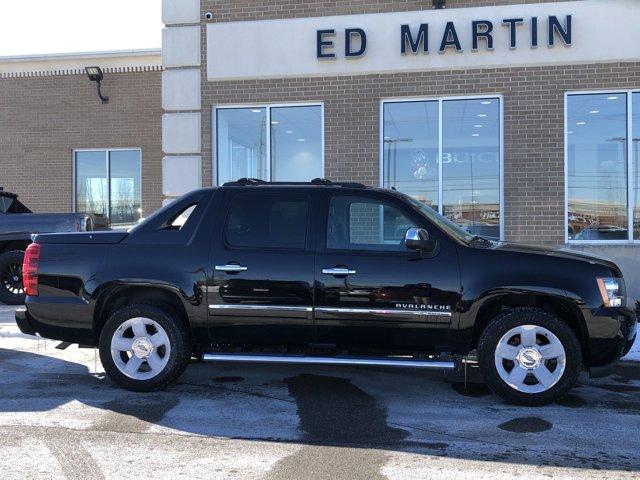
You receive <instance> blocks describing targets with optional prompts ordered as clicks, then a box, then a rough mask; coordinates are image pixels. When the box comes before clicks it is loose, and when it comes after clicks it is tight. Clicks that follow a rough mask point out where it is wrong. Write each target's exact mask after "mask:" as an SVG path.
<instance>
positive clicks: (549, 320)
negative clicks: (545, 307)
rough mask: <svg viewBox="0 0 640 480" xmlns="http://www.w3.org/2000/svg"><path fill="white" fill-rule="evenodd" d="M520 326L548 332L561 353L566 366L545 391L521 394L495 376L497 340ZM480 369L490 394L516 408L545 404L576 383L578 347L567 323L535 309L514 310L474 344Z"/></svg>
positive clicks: (579, 366) (495, 321) (498, 320)
mask: <svg viewBox="0 0 640 480" xmlns="http://www.w3.org/2000/svg"><path fill="white" fill-rule="evenodd" d="M521 325H536V326H540V327H544V328H546V329H547V330H549V331H550V332H552V333H553V334H554V335H555V336H556V337H558V339H559V340H560V342H561V343H562V346H563V347H564V350H565V357H566V365H565V370H564V373H563V374H562V377H560V380H559V381H558V382H557V383H556V384H555V385H554V386H553V387H551V388H550V389H549V390H546V391H544V392H540V393H524V392H520V391H518V390H515V389H514V388H512V387H510V386H509V385H508V384H507V383H506V382H505V381H504V380H503V379H502V378H501V377H500V374H499V373H498V370H497V368H496V365H495V350H496V347H497V345H498V342H499V341H500V339H501V338H502V337H503V336H504V335H505V334H506V333H507V332H508V331H509V330H511V329H513V328H515V327H518V326H521ZM478 355H479V363H480V369H481V371H482V374H483V375H484V378H485V380H486V382H487V385H488V386H489V388H491V390H493V392H494V393H496V394H497V395H499V396H500V397H502V398H503V399H505V400H506V401H508V402H510V403H514V404H517V405H527V406H538V405H545V404H548V403H551V402H553V401H554V400H557V399H558V398H560V397H562V396H563V395H565V394H566V393H567V392H568V391H569V390H571V388H573V386H574V385H575V384H576V382H577V379H578V374H579V373H580V368H581V365H582V354H581V350H580V344H579V342H578V339H577V338H576V336H575V334H574V333H573V331H572V330H571V328H569V326H568V325H567V324H565V323H564V322H562V321H560V320H558V319H557V318H556V317H554V316H553V315H550V314H549V313H547V312H544V311H542V310H537V309H515V310H512V311H508V312H505V313H503V314H501V315H499V316H498V317H496V318H495V319H494V320H493V321H491V323H490V324H489V325H488V326H487V327H486V329H485V330H484V332H483V334H482V336H481V338H480V342H479V344H478Z"/></svg>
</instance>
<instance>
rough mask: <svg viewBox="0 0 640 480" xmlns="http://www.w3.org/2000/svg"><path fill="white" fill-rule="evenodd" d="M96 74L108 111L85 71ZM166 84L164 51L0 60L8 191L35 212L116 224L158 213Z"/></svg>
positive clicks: (1, 162) (1, 163)
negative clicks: (80, 214)
mask: <svg viewBox="0 0 640 480" xmlns="http://www.w3.org/2000/svg"><path fill="white" fill-rule="evenodd" d="M92 65H99V66H101V67H102V69H103V71H104V75H105V78H104V81H103V82H102V89H103V91H104V93H105V94H106V95H108V96H109V97H110V99H109V103H107V104H102V103H101V101H100V99H99V98H98V95H97V92H96V86H95V84H94V83H92V82H90V81H89V78H88V77H87V74H86V73H85V71H84V67H86V66H92ZM161 82H162V61H161V54H160V50H158V51H133V52H111V53H109V52H104V53H95V54H73V55H46V56H30V57H13V58H1V59H0V186H3V187H5V188H6V189H7V190H9V191H12V192H15V193H17V194H19V195H20V197H21V198H22V199H23V201H24V203H25V204H26V205H28V206H29V207H30V208H32V209H33V210H34V211H38V212H57V211H60V212H67V211H71V210H73V209H75V210H78V211H83V210H85V211H93V212H96V213H105V214H110V215H111V216H112V217H113V218H112V220H113V221H114V223H116V224H117V223H121V224H127V223H132V222H135V221H136V220H137V219H138V218H140V216H141V215H142V216H143V215H146V214H148V213H150V212H153V211H154V210H156V209H158V208H159V207H160V206H161V204H162V200H163V197H162V148H161V145H160V138H161V136H162V104H161ZM109 177H110V178H111V180H110V181H109V182H108V181H107V178H109ZM107 187H110V189H109V188H107ZM109 190H110V192H109ZM109 193H110V195H109ZM109 197H110V198H109Z"/></svg>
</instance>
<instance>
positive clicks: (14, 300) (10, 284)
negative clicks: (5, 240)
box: [0, 250, 25, 305]
mask: <svg viewBox="0 0 640 480" xmlns="http://www.w3.org/2000/svg"><path fill="white" fill-rule="evenodd" d="M23 259H24V252H21V251H19V250H13V251H11V252H7V253H4V254H2V255H0V302H2V303H5V304H7V305H22V304H24V298H25V295H24V287H23V285H22V260H23ZM16 277H17V278H18V280H16Z"/></svg>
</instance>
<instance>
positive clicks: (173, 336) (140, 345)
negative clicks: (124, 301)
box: [99, 304, 191, 392]
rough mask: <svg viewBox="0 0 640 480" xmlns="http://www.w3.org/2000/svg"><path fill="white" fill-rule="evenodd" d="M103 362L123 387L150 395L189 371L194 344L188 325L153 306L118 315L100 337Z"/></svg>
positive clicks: (125, 311)
mask: <svg viewBox="0 0 640 480" xmlns="http://www.w3.org/2000/svg"><path fill="white" fill-rule="evenodd" d="M99 347H100V360H101V361H102V366H103V367H104V370H105V372H106V373H107V375H109V377H110V378H111V379H112V380H113V381H114V382H115V383H117V384H118V385H120V386H121V387H124V388H126V389H128V390H133V391H136V392H150V391H154V390H158V389H160V388H162V387H164V386H166V385H167V384H168V383H169V382H171V381H173V380H175V379H176V378H177V377H179V376H180V375H181V374H182V372H183V371H184V369H185V368H186V366H187V364H188V362H189V358H190V354H191V342H190V336H189V331H188V329H187V328H186V326H185V325H184V323H183V322H182V321H181V320H180V319H179V318H177V317H176V316H175V315H173V314H172V313H169V312H168V311H165V310H163V309H161V308H158V307H155V306H152V305H143V304H139V305H131V306H128V307H125V308H123V309H121V310H118V311H117V312H115V313H114V314H113V315H112V316H111V317H110V318H109V319H108V320H107V322H106V324H105V325H104V328H103V329H102V333H101V334H100V342H99Z"/></svg>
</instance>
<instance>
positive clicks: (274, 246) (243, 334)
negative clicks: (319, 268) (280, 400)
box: [208, 187, 316, 346]
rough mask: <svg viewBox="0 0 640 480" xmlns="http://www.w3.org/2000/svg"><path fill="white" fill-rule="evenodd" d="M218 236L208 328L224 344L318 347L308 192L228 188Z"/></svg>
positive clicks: (261, 188)
mask: <svg viewBox="0 0 640 480" xmlns="http://www.w3.org/2000/svg"><path fill="white" fill-rule="evenodd" d="M224 203H225V206H224V207H223V208H225V210H226V212H227V213H226V217H225V220H224V222H223V223H224V224H223V227H222V228H221V229H219V230H220V231H218V232H217V233H215V234H214V241H213V243H214V245H213V252H212V257H211V258H212V260H211V262H212V264H211V266H210V269H211V271H212V281H211V282H210V285H209V287H208V303H209V324H210V331H211V336H212V340H213V342H214V343H218V344H227V343H229V344H244V345H273V346H280V345H283V346H295V345H299V346H304V345H307V344H309V343H311V342H313V338H314V327H313V274H314V255H313V252H312V251H311V248H310V246H309V238H310V234H309V229H310V224H311V219H312V217H313V215H312V213H313V211H314V210H315V208H316V206H315V203H314V199H313V195H312V192H311V191H310V189H303V188H301V189H289V188H287V189H283V188H280V189H278V188H271V189H267V188H263V187H239V188H230V189H229V190H228V191H227V195H226V198H225V202H224Z"/></svg>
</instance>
